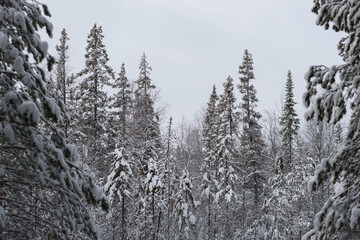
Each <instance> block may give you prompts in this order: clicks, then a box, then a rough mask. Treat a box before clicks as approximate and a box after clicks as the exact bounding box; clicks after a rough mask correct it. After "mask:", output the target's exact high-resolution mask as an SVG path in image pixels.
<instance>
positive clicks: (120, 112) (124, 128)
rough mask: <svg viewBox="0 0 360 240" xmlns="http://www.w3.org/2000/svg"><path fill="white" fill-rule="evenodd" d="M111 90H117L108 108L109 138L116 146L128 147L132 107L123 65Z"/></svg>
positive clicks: (128, 84)
mask: <svg viewBox="0 0 360 240" xmlns="http://www.w3.org/2000/svg"><path fill="white" fill-rule="evenodd" d="M113 88H115V89H118V92H117V93H116V94H115V95H114V96H113V98H114V100H113V102H112V103H111V105H110V107H111V108H112V109H113V111H112V112H111V114H110V115H111V116H110V118H111V119H110V120H109V126H108V129H109V131H111V132H110V136H112V138H114V141H113V142H115V143H117V144H118V146H122V147H127V148H128V147H130V142H129V140H128V139H129V137H130V135H129V134H130V129H131V127H130V123H129V121H130V114H131V106H132V98H131V94H132V93H131V90H130V83H129V80H128V79H127V77H126V70H125V64H124V63H123V64H122V65H121V70H120V73H119V77H118V78H116V79H115V82H114V84H113Z"/></svg>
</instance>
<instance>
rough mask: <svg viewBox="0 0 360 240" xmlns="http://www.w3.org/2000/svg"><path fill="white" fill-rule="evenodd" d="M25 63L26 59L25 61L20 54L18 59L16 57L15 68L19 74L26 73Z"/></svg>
mask: <svg viewBox="0 0 360 240" xmlns="http://www.w3.org/2000/svg"><path fill="white" fill-rule="evenodd" d="M23 64H24V61H23V59H22V58H21V57H20V56H18V57H17V58H16V59H15V61H14V66H13V67H14V70H15V71H16V72H17V73H19V74H22V73H24V66H23Z"/></svg>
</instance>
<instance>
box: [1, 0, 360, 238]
mask: <svg viewBox="0 0 360 240" xmlns="http://www.w3.org/2000/svg"><path fill="white" fill-rule="evenodd" d="M0 3H1V5H0V239H4V240H11V239H16V240H17V239H104V240H115V239H138V240H140V239H141V240H142V239H152V240H155V239H157V240H161V239H165V240H169V239H179V240H180V239H181V240H182V239H198V240H212V239H236V240H248V239H259V240H280V239H284V240H290V239H304V240H306V239H348V240H355V239H360V41H359V39H360V2H359V1H356V0H343V1H339V0H314V1H313V7H312V11H313V12H314V14H316V15H317V20H316V23H314V24H317V25H319V26H322V27H323V28H325V29H331V30H333V31H336V32H338V31H341V32H343V33H344V37H343V38H342V39H339V43H338V52H339V55H340V56H341V58H342V60H343V62H342V64H340V65H333V66H324V65H316V66H310V64H309V70H308V71H307V72H306V73H305V72H304V75H305V77H304V78H305V79H304V81H306V83H307V86H306V89H304V91H303V92H304V94H303V102H302V103H297V102H296V101H295V100H294V91H293V89H294V79H293V76H292V72H291V70H289V71H288V72H287V73H286V72H285V73H284V75H283V76H279V78H282V79H283V83H284V89H285V94H284V96H283V99H282V101H283V102H282V107H281V112H280V113H277V112H271V111H265V112H264V113H260V111H259V110H258V107H257V105H258V96H257V91H256V89H255V86H254V81H256V74H255V73H256V72H257V71H261V69H254V62H256V59H254V58H253V56H252V53H251V52H250V51H249V50H245V51H244V52H243V55H242V56H239V59H240V61H239V63H237V64H238V66H239V67H238V75H237V76H233V77H231V76H228V77H227V78H226V77H225V78H224V81H223V87H222V88H220V89H219V88H216V86H215V85H214V86H213V88H212V91H211V92H209V93H208V95H209V98H208V103H207V104H206V106H204V109H203V110H202V111H201V113H202V114H200V116H199V117H197V118H196V119H195V118H194V119H192V120H191V121H188V122H182V123H181V124H180V125H178V126H176V125H175V124H174V123H173V120H172V118H171V117H170V118H167V117H166V119H165V118H164V116H165V111H166V109H165V108H163V107H161V105H159V104H157V102H158V99H159V95H160V94H161V93H160V92H159V91H158V89H157V87H156V86H155V84H154V80H153V78H152V68H151V61H150V60H151V56H149V58H148V56H147V55H146V54H145V53H144V54H143V55H142V56H139V65H138V78H137V79H136V80H135V81H130V80H129V79H128V77H127V73H126V65H125V64H124V63H123V64H121V63H120V64H119V69H116V70H115V69H113V68H112V67H111V66H110V64H109V56H108V53H107V49H106V46H105V44H104V41H103V40H104V38H106V36H105V34H104V33H103V30H102V26H100V25H98V24H94V25H93V27H92V28H91V29H89V33H88V35H87V36H84V41H86V43H87V47H86V54H85V56H84V59H83V61H84V63H85V64H84V66H85V67H84V68H83V69H82V70H81V71H79V72H71V71H68V70H67V66H68V61H69V59H71V56H70V55H69V53H68V49H69V39H71V36H68V34H67V31H66V29H63V30H62V32H61V38H60V39H59V41H58V44H57V46H56V52H57V54H56V55H54V56H52V55H50V54H48V48H49V46H48V44H47V42H46V41H43V40H41V37H40V33H39V31H40V30H42V29H44V30H45V31H46V33H47V35H49V36H50V37H51V36H52V34H53V25H52V23H51V22H50V21H51V18H50V17H51V14H50V12H51V9H50V10H49V9H48V7H47V6H46V5H45V4H43V3H40V2H38V1H33V0H0ZM319 31H321V28H319ZM244 48H246V46H244ZM209 86H212V84H211V83H209ZM209 86H208V87H209ZM279 94H280V93H279ZM237 95H239V96H241V97H240V98H237V97H236V96H237ZM297 104H300V105H303V106H304V108H305V109H306V113H305V116H302V115H300V114H298V113H297V112H296V110H295V109H296V108H295V106H296V105H297ZM301 122H303V124H301Z"/></svg>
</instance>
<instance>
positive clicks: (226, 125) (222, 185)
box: [215, 76, 237, 239]
mask: <svg viewBox="0 0 360 240" xmlns="http://www.w3.org/2000/svg"><path fill="white" fill-rule="evenodd" d="M223 86H224V93H223V94H222V95H220V100H219V104H218V105H217V112H218V114H219V115H218V125H217V126H216V127H217V128H218V138H217V145H216V153H215V154H216V160H215V161H216V163H215V164H216V169H217V170H216V180H217V181H216V182H217V186H216V189H217V192H216V197H215V202H216V203H218V204H219V206H220V207H221V208H222V206H225V209H224V210H223V211H221V215H222V216H221V218H222V219H219V221H222V224H219V225H222V226H223V227H222V229H221V233H220V232H219V234H220V235H221V234H222V235H224V238H226V239H228V238H231V232H230V229H229V228H230V226H229V224H230V222H231V220H230V221H229V218H231V216H233V214H231V212H230V211H232V209H233V205H232V204H231V203H233V202H234V200H235V198H236V194H235V182H236V180H237V176H236V174H235V170H234V166H235V157H234V155H235V139H234V138H235V134H236V132H237V125H236V117H235V114H236V113H235V101H236V99H235V96H234V93H233V90H234V85H233V79H232V78H231V77H230V76H229V77H228V78H227V79H226V81H225V82H224V84H223Z"/></svg>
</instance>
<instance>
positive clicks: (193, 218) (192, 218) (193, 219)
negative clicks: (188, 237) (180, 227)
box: [189, 214, 196, 225]
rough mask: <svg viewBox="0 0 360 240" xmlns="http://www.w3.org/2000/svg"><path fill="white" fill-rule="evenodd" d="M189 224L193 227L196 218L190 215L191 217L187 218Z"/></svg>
mask: <svg viewBox="0 0 360 240" xmlns="http://www.w3.org/2000/svg"><path fill="white" fill-rule="evenodd" d="M189 222H190V223H191V224H193V225H194V224H195V222H196V217H195V216H194V215H192V214H191V216H190V217H189Z"/></svg>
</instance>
